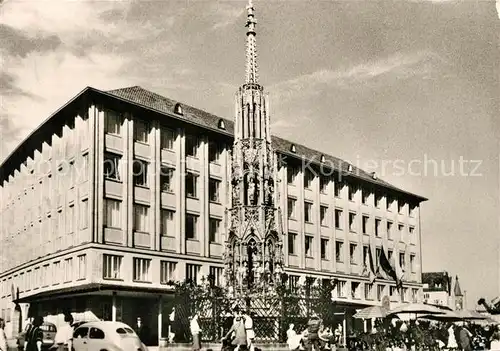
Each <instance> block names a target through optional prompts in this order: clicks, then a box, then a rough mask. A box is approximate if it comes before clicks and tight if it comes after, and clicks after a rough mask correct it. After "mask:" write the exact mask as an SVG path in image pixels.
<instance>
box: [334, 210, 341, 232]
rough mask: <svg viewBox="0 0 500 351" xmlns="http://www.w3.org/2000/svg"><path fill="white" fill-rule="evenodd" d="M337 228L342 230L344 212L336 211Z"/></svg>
mask: <svg viewBox="0 0 500 351" xmlns="http://www.w3.org/2000/svg"><path fill="white" fill-rule="evenodd" d="M335 228H337V229H342V210H339V209H335Z"/></svg>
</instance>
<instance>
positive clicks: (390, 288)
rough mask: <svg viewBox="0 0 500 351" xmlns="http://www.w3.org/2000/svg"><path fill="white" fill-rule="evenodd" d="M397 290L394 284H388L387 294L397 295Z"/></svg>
mask: <svg viewBox="0 0 500 351" xmlns="http://www.w3.org/2000/svg"><path fill="white" fill-rule="evenodd" d="M397 291H398V290H397V289H396V287H395V286H390V287H389V295H390V296H391V297H395V296H396V295H397Z"/></svg>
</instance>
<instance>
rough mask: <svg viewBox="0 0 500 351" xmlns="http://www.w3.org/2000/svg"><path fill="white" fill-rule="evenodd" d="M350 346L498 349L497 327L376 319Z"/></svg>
mask: <svg viewBox="0 0 500 351" xmlns="http://www.w3.org/2000/svg"><path fill="white" fill-rule="evenodd" d="M349 349H353V350H377V351H379V350H380V351H403V350H415V349H417V350H418V349H422V350H457V351H472V350H498V351H500V329H497V328H496V327H492V326H478V325H474V324H471V323H467V322H466V323H462V322H459V323H445V322H430V321H424V320H420V321H415V320H412V321H409V322H404V321H401V320H396V319H393V320H391V321H382V320H380V321H378V322H377V323H376V324H375V327H374V328H373V329H372V331H371V332H370V333H363V334H360V335H356V336H355V337H353V338H352V339H351V340H350V343H349Z"/></svg>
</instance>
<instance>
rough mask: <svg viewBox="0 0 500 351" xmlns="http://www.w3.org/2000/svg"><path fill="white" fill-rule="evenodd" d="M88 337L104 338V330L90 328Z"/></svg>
mask: <svg viewBox="0 0 500 351" xmlns="http://www.w3.org/2000/svg"><path fill="white" fill-rule="evenodd" d="M89 339H104V332H103V331H102V330H101V329H98V328H94V327H92V328H90V331H89Z"/></svg>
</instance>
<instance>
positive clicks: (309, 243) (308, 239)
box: [305, 235, 313, 257]
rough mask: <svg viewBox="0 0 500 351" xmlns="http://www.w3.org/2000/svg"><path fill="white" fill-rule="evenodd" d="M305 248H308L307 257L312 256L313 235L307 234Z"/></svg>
mask: <svg viewBox="0 0 500 351" xmlns="http://www.w3.org/2000/svg"><path fill="white" fill-rule="evenodd" d="M305 246H306V247H305V249H306V257H312V253H313V237H312V236H309V235H306V240H305Z"/></svg>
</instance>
